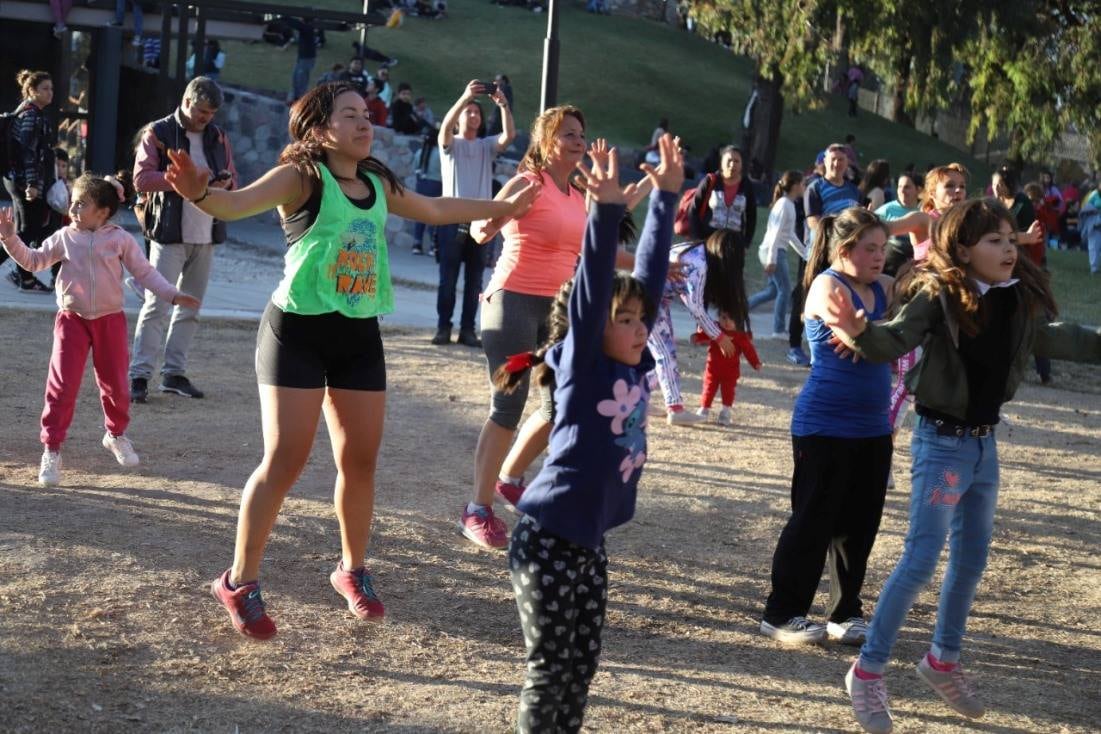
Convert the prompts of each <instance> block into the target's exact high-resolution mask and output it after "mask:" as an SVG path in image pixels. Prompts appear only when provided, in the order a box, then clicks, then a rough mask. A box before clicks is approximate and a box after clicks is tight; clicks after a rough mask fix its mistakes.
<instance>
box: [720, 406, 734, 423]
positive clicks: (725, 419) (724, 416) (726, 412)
mask: <svg viewBox="0 0 1101 734" xmlns="http://www.w3.org/2000/svg"><path fill="white" fill-rule="evenodd" d="M715 422H716V423H718V424H719V425H720V426H732V425H734V413H733V410H732V409H731V408H728V407H727V406H725V405H724V406H723V407H722V410H720V411H719V415H718V417H717V418H715Z"/></svg>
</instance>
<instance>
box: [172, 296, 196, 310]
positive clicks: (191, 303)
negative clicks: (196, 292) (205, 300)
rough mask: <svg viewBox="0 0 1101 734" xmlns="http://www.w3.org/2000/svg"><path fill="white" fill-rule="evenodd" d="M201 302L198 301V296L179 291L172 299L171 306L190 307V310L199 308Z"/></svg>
mask: <svg viewBox="0 0 1101 734" xmlns="http://www.w3.org/2000/svg"><path fill="white" fill-rule="evenodd" d="M201 303H202V301H200V300H199V299H198V298H196V297H195V296H192V295H188V294H187V293H180V294H178V295H177V296H176V297H175V298H173V299H172V305H173V306H182V307H183V308H190V309H191V310H192V311H194V310H197V309H198V308H199V304H201Z"/></svg>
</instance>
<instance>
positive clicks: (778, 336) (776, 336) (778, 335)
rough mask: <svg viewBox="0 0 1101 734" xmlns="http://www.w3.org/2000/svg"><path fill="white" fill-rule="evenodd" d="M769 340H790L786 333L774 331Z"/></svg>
mask: <svg viewBox="0 0 1101 734" xmlns="http://www.w3.org/2000/svg"><path fill="white" fill-rule="evenodd" d="M768 338H769V339H776V340H780V341H782V340H785V339H787V338H788V333H787V332H786V331H774V332H772V334H770V335H769V337H768Z"/></svg>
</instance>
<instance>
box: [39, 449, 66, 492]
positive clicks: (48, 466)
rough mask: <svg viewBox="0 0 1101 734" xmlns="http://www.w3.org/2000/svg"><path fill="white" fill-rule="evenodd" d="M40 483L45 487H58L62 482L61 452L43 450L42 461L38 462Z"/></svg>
mask: <svg viewBox="0 0 1101 734" xmlns="http://www.w3.org/2000/svg"><path fill="white" fill-rule="evenodd" d="M38 483H39V484H41V485H42V486H43V487H56V486H57V485H59V484H61V452H60V451H50V449H49V448H46V449H43V450H42V461H41V462H39V464H38Z"/></svg>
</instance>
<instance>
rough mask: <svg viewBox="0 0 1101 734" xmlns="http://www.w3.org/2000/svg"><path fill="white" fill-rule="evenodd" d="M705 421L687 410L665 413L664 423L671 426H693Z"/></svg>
mask: <svg viewBox="0 0 1101 734" xmlns="http://www.w3.org/2000/svg"><path fill="white" fill-rule="evenodd" d="M705 420H707V419H706V418H705V417H704V416H702V415H700V414H698V413H693V412H691V411H689V410H680V411H677V412H676V413H666V414H665V422H666V423H668V424H669V425H671V426H694V425H696V424H697V423H702V422H703V421H705Z"/></svg>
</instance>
